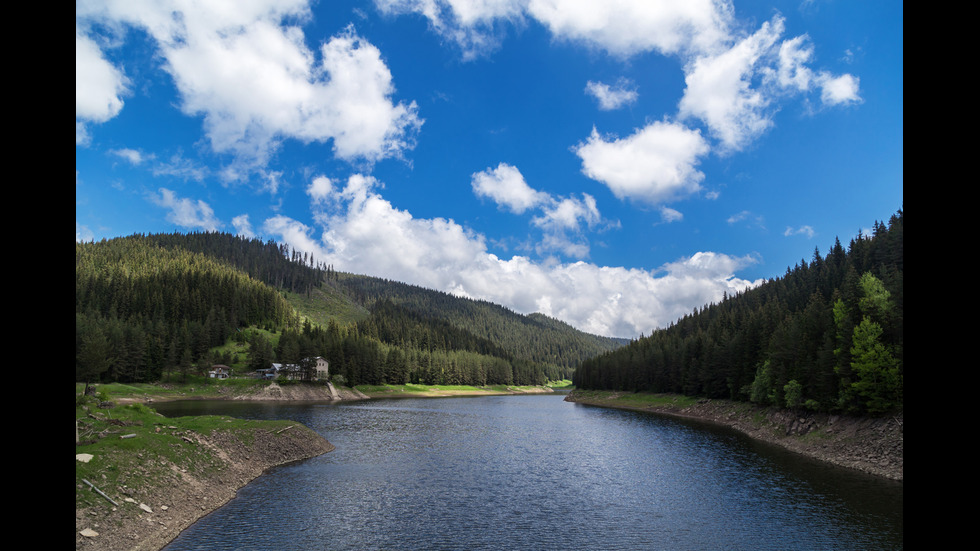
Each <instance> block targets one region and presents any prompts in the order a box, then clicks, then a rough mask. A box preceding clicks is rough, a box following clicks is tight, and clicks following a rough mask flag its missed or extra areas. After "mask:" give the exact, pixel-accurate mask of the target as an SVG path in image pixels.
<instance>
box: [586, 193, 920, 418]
mask: <svg viewBox="0 0 980 551" xmlns="http://www.w3.org/2000/svg"><path fill="white" fill-rule="evenodd" d="M903 223H904V220H903V212H902V211H901V210H899V211H898V212H897V213H896V214H894V215H893V216H892V217H891V218H890V219H889V221H888V223H887V224H885V223H883V222H875V224H874V227H873V230H872V233H871V234H870V235H864V234H859V235H858V236H857V237H855V238H854V239H853V240H851V242H850V244H849V246H848V248H847V250H846V251H845V249H844V247H843V246H842V245H841V243H840V240H839V239H838V240H836V242H835V243H834V245H833V246H832V247H831V248H830V251H829V252H828V253H827V255H826V256H821V254H820V252H819V250H814V253H813V257H812V259H811V260H810V261H809V262H807V261H806V260H803V261H801V262H800V263H799V264H797V265H796V266H794V267H793V268H789V269H787V271H786V274H785V275H784V276H782V277H780V278H776V279H771V280H769V281H768V282H766V283H764V284H762V285H760V286H758V287H756V288H753V289H749V290H746V291H744V292H741V293H737V294H735V295H733V296H726V297H725V298H724V299H723V300H722V301H721V302H720V303H717V304H711V305H707V306H705V307H703V308H699V309H696V310H695V311H694V312H692V313H691V314H689V315H687V316H684V317H683V318H681V319H680V320H678V321H677V322H675V323H673V324H671V325H670V326H669V327H667V328H664V329H662V330H658V331H656V332H654V333H653V334H652V335H650V336H648V337H644V338H640V339H637V340H634V341H633V342H631V343H630V344H629V345H628V346H625V347H623V348H621V349H618V350H616V351H613V352H609V353H605V354H602V355H599V356H597V357H595V358H593V359H590V360H587V361H585V362H583V364H582V365H581V366H580V367H579V368H578V370H577V371H576V373H575V376H574V378H573V381H574V383H575V384H576V386H578V387H580V388H589V389H607V390H624V391H648V392H669V393H681V394H686V395H691V396H706V397H710V398H728V399H732V400H741V401H751V402H754V403H758V404H760V405H774V406H779V407H789V408H801V409H810V410H814V411H827V412H846V413H859V414H865V413H866V414H882V413H885V412H888V411H892V410H895V409H900V408H902V407H903V388H904V330H903V320H904V316H903V312H904V290H903V271H904V250H903Z"/></svg>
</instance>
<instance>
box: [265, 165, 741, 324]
mask: <svg viewBox="0 0 980 551" xmlns="http://www.w3.org/2000/svg"><path fill="white" fill-rule="evenodd" d="M380 187H381V184H380V182H378V181H377V180H376V179H374V178H371V177H369V176H363V175H358V174H355V175H353V176H351V177H350V178H349V179H348V181H347V183H346V184H345V186H344V187H343V189H337V188H336V187H335V188H334V190H333V199H332V200H331V201H328V203H330V204H331V205H334V206H339V208H335V207H334V206H331V207H330V208H329V209H327V210H323V211H319V212H318V214H317V216H316V226H315V227H313V226H308V225H306V224H303V223H301V222H299V221H296V220H294V219H291V218H288V217H285V216H276V217H273V218H269V219H268V220H266V222H265V223H264V224H263V230H264V231H265V232H266V233H267V234H269V235H273V236H275V237H276V239H277V240H279V241H281V242H283V243H286V244H288V245H290V246H291V247H293V248H295V249H297V250H301V251H308V252H311V253H314V254H315V255H316V256H317V258H320V259H323V260H325V261H326V262H328V263H331V264H333V265H334V266H336V267H337V269H339V270H345V271H350V272H354V273H364V274H370V275H374V276H377V277H384V278H388V279H393V280H397V281H403V282H407V283H411V284H415V285H421V286H425V287H428V288H431V289H437V290H441V291H445V292H451V293H454V294H456V295H459V296H465V297H470V298H477V299H483V300H489V301H492V302H495V303H497V304H502V305H504V306H507V307H508V308H512V309H513V310H515V311H517V312H521V313H532V312H542V313H544V314H547V315H550V316H554V317H557V318H559V319H562V320H565V321H567V322H568V323H570V324H572V325H573V326H575V327H577V328H579V329H582V330H584V331H588V332H591V333H596V334H602V335H612V336H627V337H632V336H638V335H639V334H640V333H649V332H651V331H652V330H653V329H654V328H657V327H664V326H666V325H668V324H670V323H671V322H672V321H674V320H676V319H677V318H679V317H680V316H683V315H684V314H687V313H689V312H690V311H691V310H692V309H693V308H695V307H700V306H703V305H704V304H707V303H710V302H717V301H719V300H721V298H722V297H723V296H724V294H725V293H726V292H727V293H728V294H732V293H734V292H737V291H740V290H744V289H746V288H748V287H751V286H753V285H757V284H758V283H759V282H758V281H748V280H745V279H741V278H738V277H737V276H736V273H737V272H738V271H739V270H741V269H744V268H746V267H747V266H749V265H751V264H753V263H754V262H756V261H757V260H756V259H755V258H753V257H750V256H745V257H733V256H730V255H725V254H721V253H714V252H701V253H697V254H695V255H693V256H691V257H689V258H681V259H678V260H677V261H675V262H671V263H668V264H665V265H664V266H662V267H660V268H659V269H657V270H643V269H629V268H624V267H606V266H597V265H595V264H592V263H587V262H582V261H579V262H572V263H557V262H545V263H538V262H534V261H532V260H531V259H529V258H527V257H525V256H519V255H518V256H513V257H511V258H510V259H504V258H500V257H497V256H496V255H494V254H491V253H490V252H489V251H488V250H487V245H486V239H485V238H484V237H483V236H482V235H480V234H477V233H474V232H473V231H471V230H469V229H467V228H465V227H463V226H461V225H460V224H458V223H456V222H454V221H452V220H448V219H443V218H433V219H420V218H415V217H414V216H412V214H411V213H409V212H407V211H404V210H400V209H397V208H395V207H394V206H392V205H391V203H390V202H388V201H387V200H386V199H384V197H382V196H381V195H380V194H379V192H378V190H379V188H380ZM571 203H574V201H572V202H570V203H568V204H566V205H565V206H563V207H561V208H558V209H557V210H558V211H562V212H563V213H564V210H565V209H568V211H569V212H568V213H564V214H558V213H555V214H554V216H552V217H551V218H550V220H552V221H553V222H554V223H555V224H574V221H575V220H581V219H582V217H583V216H584V217H585V218H589V216H591V215H590V214H587V213H588V212H590V209H591V208H593V207H592V206H590V205H591V202H590V201H589V200H588V199H583V200H582V201H581V204H580V205H577V206H576V205H572V204H571ZM319 204H320V203H314V204H313V206H314V207H315V208H316V207H317V205H319ZM580 208H582V209H584V210H583V211H579V210H578V209H580Z"/></svg>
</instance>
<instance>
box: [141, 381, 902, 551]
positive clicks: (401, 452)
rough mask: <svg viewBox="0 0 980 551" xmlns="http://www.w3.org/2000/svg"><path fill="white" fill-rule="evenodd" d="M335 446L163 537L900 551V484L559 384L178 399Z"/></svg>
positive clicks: (310, 545) (283, 544)
mask: <svg viewBox="0 0 980 551" xmlns="http://www.w3.org/2000/svg"><path fill="white" fill-rule="evenodd" d="M156 407H157V409H158V411H160V412H161V413H163V414H165V415H168V416H179V415H201V414H221V415H231V416H235V417H241V418H247V419H292V420H295V421H299V422H301V423H303V424H305V425H307V426H309V427H310V428H312V429H314V430H316V431H317V432H319V433H320V434H322V435H323V436H324V437H326V438H327V440H329V441H330V442H331V443H332V444H334V445H335V446H336V448H337V449H336V450H335V451H333V452H330V453H327V454H325V455H322V456H320V457H316V458H313V459H309V460H306V461H302V462H298V463H294V464H290V465H286V466H283V467H279V468H276V469H273V470H272V471H270V472H269V473H268V474H266V475H264V476H261V477H259V478H258V479H256V480H255V481H253V482H252V483H251V484H249V485H248V486H246V487H245V488H243V489H242V490H240V491H239V493H238V496H237V497H236V498H235V499H233V500H232V501H231V502H229V503H228V504H227V505H225V506H224V507H222V508H221V509H219V510H218V511H216V512H214V513H212V514H211V515H208V516H207V517H205V518H204V519H202V520H201V521H199V522H198V523H196V524H195V525H194V526H192V527H191V528H189V529H188V530H186V531H184V533H182V534H181V535H180V536H179V537H178V538H177V539H176V540H174V541H173V542H172V543H171V544H170V545H169V546H168V547H167V548H166V549H167V550H168V551H177V550H189V549H209V550H210V549H256V550H265V549H268V550H276V551H287V550H294V549H295V550H306V549H338V550H346V549H350V550H374V549H386V550H400V549H445V550H456V549H459V550H478V549H493V550H499V549H520V550H523V549H554V550H566V549H568V550H576V549H583V550H585V549H587V550H603V549H622V550H641V549H653V550H657V549H663V550H675V549H676V550H701V549H708V550H713V549H725V550H729V549H731V550H740V549H745V550H757V549H779V550H787V549H832V550H836V549H840V550H853V549H874V550H884V549H902V548H903V505H902V501H903V484H902V483H897V482H891V481H887V480H882V479H878V478H875V477H871V476H867V475H863V474H860V473H856V472H852V471H849V470H845V469H840V468H836V467H831V466H827V465H824V464H821V463H817V462H815V461H812V460H808V459H805V458H803V457H800V456H797V455H795V454H791V453H788V452H785V451H782V450H780V449H778V448H775V447H772V446H768V445H765V444H762V443H759V442H755V441H753V440H750V439H748V438H747V437H745V436H743V435H741V434H738V433H736V432H734V431H730V430H728V429H723V428H718V427H714V426H711V425H706V424H700V423H696V422H687V421H678V420H676V419H670V418H665V417H660V416H656V415H653V414H644V413H637V412H629V411H620V410H613V409H603V408H597V407H590V406H585V405H580V404H574V403H569V402H564V401H563V395H560V394H549V395H530V396H491V397H475V398H425V399H391V400H368V401H363V402H350V403H338V404H297V403H250V402H230V401H226V402H174V403H164V404H158V405H157V406H156Z"/></svg>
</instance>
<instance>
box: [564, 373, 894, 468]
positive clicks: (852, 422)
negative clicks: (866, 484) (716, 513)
mask: <svg viewBox="0 0 980 551" xmlns="http://www.w3.org/2000/svg"><path fill="white" fill-rule="evenodd" d="M627 394H628V393H615V392H602V393H598V392H588V393H583V392H579V391H572V392H571V393H569V395H568V396H567V397H566V398H565V400H566V401H568V402H577V403H584V404H590V405H596V406H602V407H614V408H619V409H629V410H634V411H647V412H651V413H658V414H663V415H671V416H675V417H683V418H687V419H697V420H700V421H706V422H711V423H716V424H721V425H724V426H727V427H731V428H733V429H735V430H738V431H740V432H742V433H744V434H746V435H748V436H750V437H752V438H755V439H757V440H761V441H764V442H768V443H770V444H775V445H778V446H781V447H783V448H785V449H788V450H790V451H793V452H796V453H800V454H803V455H806V456H808V457H811V458H814V459H819V460H821V461H826V462H828V463H831V464H834V465H837V466H840V467H846V468H850V469H856V470H859V471H862V472H865V473H869V474H873V475H876V476H881V477H884V478H889V479H892V480H898V481H904V447H903V444H904V438H903V424H904V419H903V417H904V415H903V414H901V413H900V414H898V415H893V416H888V417H880V418H866V417H848V416H844V415H828V414H817V413H812V412H805V413H797V412H792V411H789V410H784V409H775V408H758V407H755V406H753V405H751V404H745V403H739V402H731V401H728V400H707V399H704V400H698V401H697V402H696V403H694V404H692V405H671V404H658V405H649V406H635V405H632V406H631V405H624V404H622V403H617V400H618V399H619V398H621V397H623V396H625V395H627Z"/></svg>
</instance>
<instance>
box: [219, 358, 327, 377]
mask: <svg viewBox="0 0 980 551" xmlns="http://www.w3.org/2000/svg"><path fill="white" fill-rule="evenodd" d="M230 376H231V368H230V367H228V366H227V365H221V364H215V365H213V366H211V370H210V371H208V377H210V378H212V379H227V378H228V377H230ZM250 376H252V377H257V378H260V379H268V380H275V379H276V378H278V377H284V378H286V379H289V380H292V381H327V380H329V379H330V363H329V362H327V360H326V359H325V358H323V357H322V356H317V357H315V358H306V359H304V360H303V361H301V362H300V363H298V364H283V363H273V364H272V365H271V366H269V367H266V368H263V369H258V370H256V371H254V372H253V373H252V374H250Z"/></svg>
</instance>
